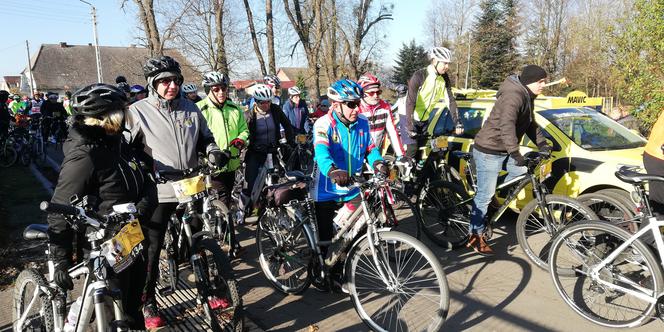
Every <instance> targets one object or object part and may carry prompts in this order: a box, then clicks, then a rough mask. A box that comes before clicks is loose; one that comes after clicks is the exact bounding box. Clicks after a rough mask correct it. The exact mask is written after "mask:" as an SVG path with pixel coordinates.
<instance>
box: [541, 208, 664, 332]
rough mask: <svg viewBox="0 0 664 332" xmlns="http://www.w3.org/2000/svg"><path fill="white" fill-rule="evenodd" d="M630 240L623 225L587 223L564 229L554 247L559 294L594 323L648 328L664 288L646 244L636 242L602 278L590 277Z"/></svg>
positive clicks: (606, 268)
mask: <svg viewBox="0 0 664 332" xmlns="http://www.w3.org/2000/svg"><path fill="white" fill-rule="evenodd" d="M630 237H631V234H629V233H628V232H627V231H625V230H623V229H622V228H620V227H618V226H615V225H611V224H608V223H606V222H598V221H587V222H581V223H577V224H574V225H570V226H568V227H565V228H564V229H563V230H562V231H561V232H560V233H559V234H558V236H556V238H555V239H554V240H553V242H552V245H551V255H550V259H549V267H550V270H551V278H552V279H553V283H554V285H555V286H556V290H557V291H558V294H560V296H561V297H562V298H563V300H565V302H566V303H567V304H568V305H569V306H570V307H572V309H573V310H574V311H576V313H578V314H579V315H581V316H583V317H584V318H586V319H588V320H590V321H591V322H593V323H595V324H599V325H602V326H606V327H635V326H639V325H641V324H643V323H644V322H646V321H648V320H650V319H651V315H652V314H653V311H654V310H655V306H656V303H655V300H656V299H657V295H658V294H659V293H660V292H661V290H662V289H663V288H664V287H663V281H662V270H661V268H660V267H659V265H658V261H657V260H656V259H655V257H654V256H653V254H652V253H651V251H650V249H648V247H647V246H646V245H645V244H643V242H642V241H641V240H636V241H634V242H632V243H631V244H630V245H629V246H627V248H625V249H624V250H623V251H622V252H621V253H620V254H618V256H617V257H616V258H615V259H613V260H612V261H609V262H607V264H604V265H603V266H602V268H601V269H600V270H599V271H598V272H599V273H597V274H591V273H590V272H591V270H593V269H594V268H595V267H597V266H598V264H599V263H601V262H602V261H603V260H604V259H605V258H606V257H608V256H609V255H610V254H611V253H613V251H614V250H615V249H616V248H618V247H619V246H620V245H622V244H623V243H625V241H626V240H628V239H629V238H630ZM639 295H640V296H645V297H649V298H650V299H651V301H647V300H645V299H644V298H643V297H639Z"/></svg>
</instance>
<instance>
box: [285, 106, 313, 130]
mask: <svg viewBox="0 0 664 332" xmlns="http://www.w3.org/2000/svg"><path fill="white" fill-rule="evenodd" d="M283 111H284V114H285V115H286V117H288V121H290V123H291V126H293V131H294V132H295V133H296V134H304V133H306V131H305V125H306V123H307V118H308V117H309V109H308V108H307V103H306V102H305V101H304V100H301V99H300V102H299V103H298V104H297V105H295V104H293V102H292V101H290V100H287V101H286V103H284V108H283ZM298 118H299V122H298V121H297V120H298Z"/></svg>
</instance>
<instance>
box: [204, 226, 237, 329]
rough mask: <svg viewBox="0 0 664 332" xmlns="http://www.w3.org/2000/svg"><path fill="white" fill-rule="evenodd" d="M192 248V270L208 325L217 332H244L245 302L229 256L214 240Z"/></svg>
mask: <svg viewBox="0 0 664 332" xmlns="http://www.w3.org/2000/svg"><path fill="white" fill-rule="evenodd" d="M192 248H193V252H194V255H193V256H192V268H193V269H194V273H195V275H196V289H197V290H198V295H199V298H200V299H201V302H202V306H203V311H204V312H205V321H206V323H208V324H209V325H210V327H211V328H212V331H215V332H217V331H237V332H241V331H242V330H243V325H244V322H243V318H242V317H243V308H242V298H241V297H240V294H239V292H238V290H237V281H236V280H235V276H234V274H233V268H232V267H231V263H230V260H229V259H228V256H226V254H224V252H223V251H222V250H221V248H220V247H219V244H218V243H217V241H216V240H215V239H211V238H198V239H196V240H195V242H194V243H193V245H192Z"/></svg>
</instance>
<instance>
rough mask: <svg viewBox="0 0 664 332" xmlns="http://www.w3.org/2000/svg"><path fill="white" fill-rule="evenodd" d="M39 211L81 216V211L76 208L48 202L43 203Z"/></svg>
mask: <svg viewBox="0 0 664 332" xmlns="http://www.w3.org/2000/svg"><path fill="white" fill-rule="evenodd" d="M39 209H41V210H42V211H44V212H49V213H59V214H64V215H68V216H77V215H78V214H79V211H78V209H77V208H76V207H73V206H71V205H65V204H58V203H51V202H47V201H43V202H41V204H39Z"/></svg>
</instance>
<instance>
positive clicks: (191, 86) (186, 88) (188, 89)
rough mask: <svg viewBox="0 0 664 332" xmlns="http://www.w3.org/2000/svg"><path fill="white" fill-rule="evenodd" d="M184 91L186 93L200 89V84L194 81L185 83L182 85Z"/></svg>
mask: <svg viewBox="0 0 664 332" xmlns="http://www.w3.org/2000/svg"><path fill="white" fill-rule="evenodd" d="M182 91H184V93H191V92H196V91H198V86H196V84H194V83H189V84H185V85H183V86H182Z"/></svg>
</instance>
